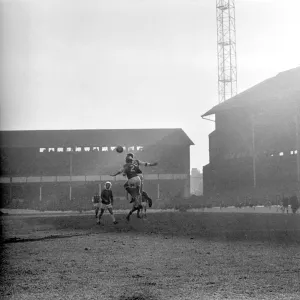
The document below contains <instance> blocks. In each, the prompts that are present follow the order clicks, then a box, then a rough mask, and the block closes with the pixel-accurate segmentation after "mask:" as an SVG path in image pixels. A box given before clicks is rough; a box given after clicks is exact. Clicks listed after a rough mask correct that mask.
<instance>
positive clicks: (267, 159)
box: [202, 67, 300, 203]
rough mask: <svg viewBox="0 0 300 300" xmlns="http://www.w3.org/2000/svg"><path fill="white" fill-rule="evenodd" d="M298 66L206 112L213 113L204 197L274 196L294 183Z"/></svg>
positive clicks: (294, 186) (290, 189)
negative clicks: (212, 128)
mask: <svg viewBox="0 0 300 300" xmlns="http://www.w3.org/2000/svg"><path fill="white" fill-rule="evenodd" d="M299 105H300V67H298V68H295V69H292V70H289V71H286V72H282V73H280V74H278V75H277V76H275V77H273V78H270V79H267V80H265V81H263V82H262V83H259V84H257V85H255V86H254V87H252V88H250V89H248V90H246V91H244V92H242V93H240V94H238V95H236V96H235V97H233V98H231V99H229V100H227V101H225V102H223V103H221V104H219V105H216V106H215V107H213V108H212V109H210V110H209V111H208V112H206V113H205V114H204V115H203V116H202V117H207V116H210V115H215V130H214V131H213V132H212V133H211V134H210V135H209V154H210V155H209V157H210V162H209V164H208V165H206V166H205V167H204V169H203V177H204V179H203V184H204V195H205V196H207V197H212V198H214V197H215V196H216V195H217V194H220V195H221V194H222V196H223V198H224V197H225V198H226V197H227V201H229V202H230V203H232V201H233V202H235V201H237V200H236V199H237V197H238V198H240V197H244V196H250V195H251V196H252V197H256V198H260V199H261V198H263V197H271V196H272V197H273V198H275V197H276V195H282V194H288V193H292V192H294V191H295V189H297V188H298V187H297V185H298V182H299V165H298V167H297V156H298V155H299V153H298V152H299V151H298V149H299V145H298V144H297V133H299V113H298V112H299Z"/></svg>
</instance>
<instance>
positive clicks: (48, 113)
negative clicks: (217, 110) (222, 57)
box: [0, 0, 300, 169]
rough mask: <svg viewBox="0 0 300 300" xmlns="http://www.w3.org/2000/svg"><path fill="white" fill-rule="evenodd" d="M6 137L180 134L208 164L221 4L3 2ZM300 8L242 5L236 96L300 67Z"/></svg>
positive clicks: (251, 1) (198, 161)
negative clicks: (108, 131)
mask: <svg viewBox="0 0 300 300" xmlns="http://www.w3.org/2000/svg"><path fill="white" fill-rule="evenodd" d="M0 4H1V6H0V14H1V15H0V22H1V27H0V30H1V31H0V38H1V40H0V47H1V48H0V51H1V52H0V66H1V78H0V91H1V94H0V96H1V98H0V99H1V116H0V117H1V121H0V126H1V130H20V129H21V130H31V129H85V128H87V129H89V128H124V127H125V128H148V127H156V128H159V127H182V128H183V129H184V130H185V132H186V133H187V134H188V135H189V136H190V138H191V139H192V140H193V141H194V143H195V144H196V146H194V147H192V149H191V155H192V156H191V158H192V159H191V167H197V168H200V169H202V166H203V165H205V164H206V163H208V134H209V133H210V132H211V131H212V130H213V128H214V127H213V126H214V124H213V123H212V122H209V121H205V120H202V119H201V115H202V114H203V113H205V112H206V111H207V110H208V109H210V108H211V107H212V106H213V105H215V104H217V102H218V94H217V54H216V49H217V45H216V40H217V32H216V1H215V0H60V1H58V0H0ZM299 11H300V1H299V0H285V1H282V0H281V1H277V0H268V1H264V0H236V30H237V62H238V90H239V92H241V91H243V90H245V89H247V88H249V87H251V86H252V85H254V84H256V83H258V82H260V81H262V80H264V79H266V78H268V77H271V76H274V75H276V74H277V73H278V72H281V71H284V70H287V69H290V68H294V67H296V66H299V65H300V58H299V53H300V38H299V29H300V18H299Z"/></svg>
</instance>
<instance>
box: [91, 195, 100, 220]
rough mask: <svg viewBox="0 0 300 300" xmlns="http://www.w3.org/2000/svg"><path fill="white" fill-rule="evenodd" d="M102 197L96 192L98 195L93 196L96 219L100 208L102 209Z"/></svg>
mask: <svg viewBox="0 0 300 300" xmlns="http://www.w3.org/2000/svg"><path fill="white" fill-rule="evenodd" d="M100 199H101V198H100V196H99V193H97V192H96V194H95V195H94V196H93V198H92V202H93V204H94V208H95V217H96V218H97V217H98V212H99V208H100Z"/></svg>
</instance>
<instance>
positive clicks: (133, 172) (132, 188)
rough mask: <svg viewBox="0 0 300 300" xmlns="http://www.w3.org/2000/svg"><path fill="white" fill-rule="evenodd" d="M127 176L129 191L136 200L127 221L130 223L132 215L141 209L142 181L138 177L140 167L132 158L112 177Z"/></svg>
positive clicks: (127, 158) (128, 158)
mask: <svg viewBox="0 0 300 300" xmlns="http://www.w3.org/2000/svg"><path fill="white" fill-rule="evenodd" d="M122 173H123V174H125V175H126V176H127V178H128V181H127V183H128V189H127V191H128V192H129V193H130V195H131V197H132V198H133V199H134V204H133V208H132V210H131V211H130V212H129V214H128V216H127V217H126V219H127V220H128V221H129V218H130V215H131V214H132V213H133V212H134V211H135V210H138V209H141V208H142V206H141V199H140V198H141V179H140V177H139V176H138V166H137V165H136V164H134V163H133V159H132V157H126V163H125V165H124V166H123V168H122V169H121V170H119V171H118V172H117V173H115V174H113V175H111V176H117V175H119V174H122Z"/></svg>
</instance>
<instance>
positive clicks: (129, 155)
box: [124, 153, 157, 203]
mask: <svg viewBox="0 0 300 300" xmlns="http://www.w3.org/2000/svg"><path fill="white" fill-rule="evenodd" d="M128 157H129V158H131V159H132V160H133V164H135V165H136V166H137V168H136V170H137V174H138V176H139V177H140V179H141V191H142V190H143V183H144V176H143V172H142V171H141V169H140V166H145V167H147V166H149V167H152V166H157V163H156V162H155V163H149V162H144V161H141V160H139V159H134V155H133V153H128V154H127V155H126V159H127V158H128ZM124 188H125V190H126V191H127V193H129V194H130V192H129V189H130V187H129V185H128V181H127V182H126V183H125V184H124ZM133 201H134V199H131V201H130V203H132V202H133Z"/></svg>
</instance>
